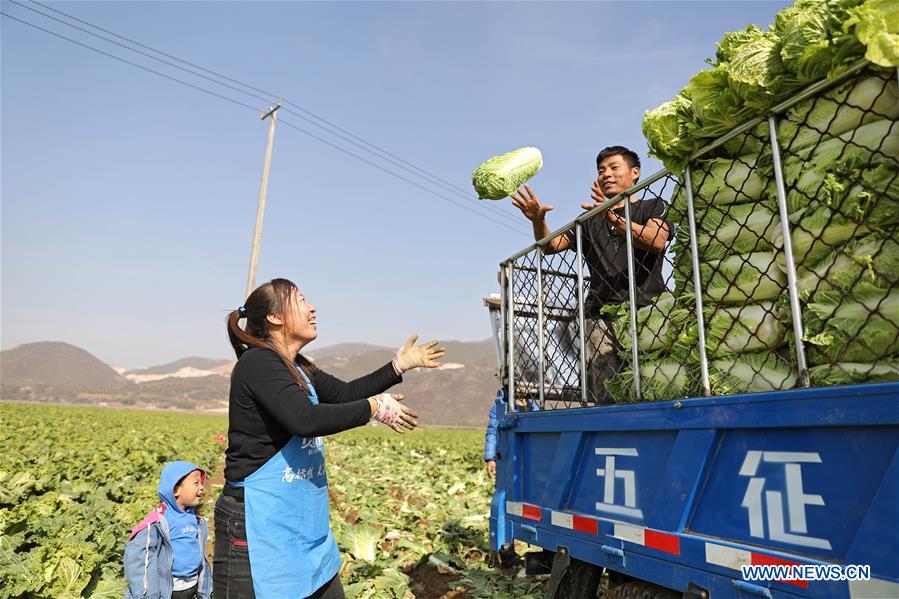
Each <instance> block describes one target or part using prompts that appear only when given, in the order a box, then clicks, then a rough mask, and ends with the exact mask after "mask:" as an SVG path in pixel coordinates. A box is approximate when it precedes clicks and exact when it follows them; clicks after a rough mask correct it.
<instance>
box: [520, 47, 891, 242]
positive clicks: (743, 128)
mask: <svg viewBox="0 0 899 599" xmlns="http://www.w3.org/2000/svg"><path fill="white" fill-rule="evenodd" d="M869 64H870V62H869V61H868V60H864V59H863V60H860V61H859V62H857V63H855V64H854V65H852V66H851V67H849V68H848V69H847V70H846V71H845V72H843V73H841V74H840V75H839V76H837V77H835V78H833V79H822V80H821V81H818V82H816V83H813V84H811V85H809V86H808V87H806V88H805V89H803V90H802V91H800V92H798V93H797V94H796V95H795V96H793V97H792V98H788V99H787V100H784V101H783V102H781V103H780V104H777V105H776V106H774V107H773V108H772V109H771V110H769V111H768V112H770V113H774V114H780V113H781V112H784V111H786V110H789V109H790V108H792V107H793V106H795V105H796V104H798V103H799V102H802V101H803V100H805V99H807V98H809V97H810V96H813V95H815V94H817V93H819V92H821V91H823V90H825V89H830V88H832V87H836V86H838V85H840V84H841V83H843V82H845V81H847V80H848V79H850V78H852V77H853V76H854V75H856V74H857V73H859V72H860V71H863V70H864V69H865V68H866V67H867V66H868V65H869ZM897 79H899V69H897ZM765 120H766V118H765V117H756V118H754V119H752V120H750V121H748V122H746V123H743V124H742V125H740V126H738V127H734V128H733V129H731V130H730V131H728V132H727V133H725V134H724V135H722V136H721V137H719V138H718V139H716V140H715V141H713V142H712V143H710V144H709V145H707V146H705V147H704V148H701V149H699V150H697V151H696V152H694V153H693V154H691V155H690V158H689V159H688V160H687V162H688V163H690V162H693V161H694V160H696V159H697V158H700V157H702V156H704V155H705V154H708V153H709V152H711V151H712V150H714V149H715V148H717V147H719V146H722V145H724V143H726V142H727V141H730V140H731V139H733V138H734V137H736V136H737V135H739V134H741V133H745V132H747V131H749V130H750V129H752V128H754V127H756V126H757V125H758V124H759V123H763V122H765ZM670 174H672V173H671V172H670V171H669V170H668V169H666V168H663V169H662V170H660V171H658V172H656V173H653V174H652V176H650V177H649V178H648V179H645V180H643V181H641V182H640V183H638V184H637V185H634V186H633V187H631V188H630V189H628V190H626V191H623V192H621V193H620V194H618V195H617V196H615V197H613V198H611V199H609V200H608V201H607V202H605V203H604V204H602V205H600V206H597V207H596V208H594V209H593V210H590V211H589V212H586V213H584V214H582V215H581V216H579V217H577V218H576V219H575V220H573V221H571V222H570V223H568V224H567V225H565V226H564V227H562V228H560V229H557V230H556V231H553V232H552V233H550V234H549V235H547V236H546V237H544V238H543V239H541V240H540V241H538V242H536V243H534V244H532V245H529V246H528V247H527V248H525V249H523V250H522V251H520V252H518V253H517V254H515V255H513V256H511V257H510V258H509V260H517V259H518V258H520V257H522V256H523V255H525V254H527V253H528V252H529V251H531V250H532V249H534V248H535V247H536V246H538V245H546V243H547V242H549V240H551V239H553V238H555V237H558V236H559V235H561V234H563V233H565V232H567V231H569V230H571V228H572V227H573V226H574V224H575V223H577V222H584V221H585V220H587V219H588V218H592V217H593V215H594V214H598V213H600V212H603V211H605V210H607V209H608V208H609V206H614V205H615V204H617V203H618V202H620V201H621V199H622V197H623V196H629V195H633V194H634V193H636V192H638V191H640V190H641V189H645V188H647V187H649V186H650V185H652V184H653V183H655V182H656V181H658V180H659V179H661V178H662V177H664V176H666V175H670Z"/></svg>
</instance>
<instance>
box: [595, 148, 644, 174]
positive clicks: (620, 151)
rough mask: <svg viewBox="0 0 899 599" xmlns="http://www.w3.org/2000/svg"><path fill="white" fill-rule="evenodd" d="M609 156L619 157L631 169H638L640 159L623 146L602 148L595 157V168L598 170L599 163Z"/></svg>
mask: <svg viewBox="0 0 899 599" xmlns="http://www.w3.org/2000/svg"><path fill="white" fill-rule="evenodd" d="M611 156H621V157H622V158H624V161H625V162H627V164H628V165H629V166H630V167H631V168H634V167H637V168H640V157H639V156H637V153H636V152H634V151H632V150H628V149H627V148H625V147H624V146H609V147H608V148H603V149H602V151H601V152H600V153H599V154H597V156H596V168H597V169H599V165H600V163H602V161H603V160H605V159H606V158H609V157H611Z"/></svg>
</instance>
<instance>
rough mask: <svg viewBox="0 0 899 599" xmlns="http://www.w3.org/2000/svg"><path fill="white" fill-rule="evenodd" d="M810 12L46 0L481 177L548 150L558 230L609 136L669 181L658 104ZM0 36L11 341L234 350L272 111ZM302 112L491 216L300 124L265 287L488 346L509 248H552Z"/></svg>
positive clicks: (394, 341)
mask: <svg viewBox="0 0 899 599" xmlns="http://www.w3.org/2000/svg"><path fill="white" fill-rule="evenodd" d="M788 4H789V3H788V2H597V3H559V2H552V3H549V2H546V3H480V2H465V3H462V2H458V3H414V2H402V3H380V2H364V3H349V2H347V3H342V2H341V3H306V2H276V3H263V2H115V3H113V2H108V3H98V2H61V3H50V4H49V6H51V7H53V8H56V9H59V10H62V11H65V12H67V13H69V14H71V15H73V16H76V17H78V18H80V19H83V20H85V21H88V22H90V23H92V24H95V25H99V26H101V27H103V28H105V29H108V30H110V31H113V32H115V33H118V34H120V35H123V36H126V37H129V38H132V39H134V40H136V41H139V42H141V43H143V44H147V45H149V46H152V47H154V48H157V49H160V50H163V51H165V52H167V53H169V54H172V55H174V56H177V57H179V58H182V59H185V60H188V61H190V62H193V63H195V64H198V65H201V66H203V67H205V68H208V69H211V70H214V71H217V72H219V73H222V74H224V75H227V76H229V77H232V78H234V79H237V80H240V81H242V82H246V83H249V84H252V85H254V86H256V87H258V88H261V89H264V90H268V91H271V92H273V93H275V94H278V95H280V96H281V97H283V98H285V99H286V100H287V101H288V102H289V103H291V105H292V106H294V107H302V108H303V109H306V110H308V111H311V112H313V113H315V114H317V115H319V116H321V117H324V118H326V119H327V120H329V121H331V122H333V123H335V124H337V125H339V126H340V127H342V128H343V129H345V130H347V131H350V132H351V133H353V134H355V135H357V136H360V137H362V138H364V139H366V140H368V141H370V142H373V143H375V144H377V145H378V146H380V147H382V148H384V149H386V150H389V151H390V152H391V153H393V154H396V155H397V156H399V157H401V158H402V159H404V160H407V161H409V162H411V163H413V164H415V165H417V166H419V167H421V168H423V169H425V170H427V171H428V172H430V173H432V174H434V175H436V176H438V177H440V178H442V179H445V180H447V181H449V182H451V183H452V184H453V185H455V186H458V187H461V188H463V189H464V190H470V189H471V183H470V175H471V171H472V170H473V169H474V168H475V167H476V166H477V165H478V164H479V163H480V162H482V161H483V160H485V159H487V158H489V157H490V156H492V155H495V154H499V153H503V152H506V151H509V150H512V149H514V148H517V147H521V146H525V145H531V146H536V147H538V148H540V149H541V150H542V152H543V156H544V167H543V170H542V171H541V172H540V173H539V174H538V175H537V176H536V177H535V178H534V179H533V180H532V186H533V187H534V189H535V191H536V192H537V193H538V195H539V197H540V198H541V200H542V201H544V202H547V203H554V204H555V205H556V209H555V211H554V212H552V213H550V224H551V226H552V227H553V228H558V227H560V226H562V225H564V224H565V223H567V222H569V221H570V220H572V219H573V218H575V217H576V216H577V215H578V213H579V212H580V208H579V204H580V203H581V202H582V201H584V200H585V199H586V197H587V194H588V190H589V187H590V183H591V182H592V179H593V178H594V177H595V162H594V160H595V156H596V153H597V151H598V150H599V149H601V148H602V147H604V146H606V145H614V144H622V145H626V146H629V147H631V148H633V149H635V150H636V151H637V152H638V153H639V154H640V155H641V156H642V157H643V158H644V168H643V172H644V174H648V173H651V172H655V171H656V170H658V169H659V168H660V164H659V163H658V161H656V160H653V159H651V158H648V157H647V156H646V151H647V148H646V145H645V142H644V140H643V138H642V135H641V133H640V122H641V119H642V115H643V112H644V111H645V110H647V109H650V108H654V107H655V106H657V105H658V104H660V103H661V102H664V101H666V100H668V99H670V98H671V97H672V96H673V95H674V94H675V93H676V92H677V91H678V90H679V89H680V88H681V87H682V86H683V85H684V84H685V83H686V82H687V80H688V78H689V77H690V76H691V75H692V74H693V73H695V72H696V71H698V70H700V69H702V68H703V66H704V60H705V58H706V57H709V56H712V55H713V54H714V48H715V43H716V42H717V41H718V40H719V39H720V38H721V36H722V34H723V33H724V32H726V31H733V30H736V29H740V28H743V27H745V26H746V25H747V24H749V23H755V24H758V25H760V26H767V25H769V24H770V23H771V22H772V21H773V18H774V15H775V13H776V12H777V11H778V10H779V9H781V8H783V7H784V6H786V5H788ZM2 6H3V12H6V13H8V14H10V15H13V16H15V17H18V18H21V19H25V20H28V21H30V22H32V23H35V24H37V25H40V26H42V27H45V28H47V29H51V30H53V31H56V32H58V33H60V34H63V35H66V36H69V37H72V38H74V39H77V40H79V41H81V42H83V43H87V44H90V45H93V46H95V47H97V48H100V49H102V50H104V51H106V52H110V53H113V54H116V55H118V56H121V57H123V58H127V59H129V60H132V61H134V62H138V63H140V64H143V65H146V66H148V67H150V68H154V69H157V70H160V71H163V72H165V73H167V74H170V75H172V76H176V77H179V78H184V79H186V80H188V81H190V82H191V83H193V84H196V85H201V86H203V87H206V88H208V89H211V90H216V91H217V92H219V93H222V94H224V95H227V96H229V97H232V98H234V99H236V100H239V101H241V102H244V103H248V104H250V105H252V106H255V107H257V108H262V107H263V105H264V104H265V103H264V102H263V101H262V100H261V99H254V98H251V97H248V96H244V95H241V94H239V93H237V92H236V91H233V90H229V89H226V88H223V87H220V86H216V85H214V84H212V83H210V82H208V81H205V80H202V79H198V78H196V77H192V76H190V75H188V74H185V73H179V72H178V71H176V70H174V69H172V68H170V67H167V66H165V65H162V64H160V63H156V62H154V61H151V60H149V59H147V58H144V57H141V56H139V55H136V54H133V53H130V52H128V51H127V50H124V49H122V48H119V47H116V46H113V45H110V44H108V43H106V42H104V41H101V40H98V39H96V38H92V37H90V36H88V35H86V34H84V33H81V32H79V31H75V30H72V29H69V28H67V27H66V26H64V25H62V24H59V23H57V22H54V21H51V20H48V19H46V18H44V17H41V16H39V15H37V14H35V13H33V12H31V11H28V10H26V9H24V8H22V7H20V6H18V5H16V4H13V3H11V2H9V1H7V0H4V1H3V2H2ZM29 6H32V7H33V8H36V9H41V7H40V6H39V5H36V4H29ZM41 10H45V12H49V11H46V9H41ZM51 14H53V15H54V16H57V17H60V18H63V17H61V16H60V15H58V14H56V13H51ZM81 26H82V27H85V26H84V25H81ZM0 43H2V65H0V66H2V70H0V76H2V91H0V102H2V104H0V152H2V154H0V160H2V162H0V169H2V180H0V195H2V200H0V201H2V203H0V244H2V248H0V249H2V264H0V320H2V323H0V324H2V328H0V343H2V348H3V349H8V348H11V347H14V346H16V345H19V344H21V343H27V342H32V341H43V340H59V341H67V342H69V343H73V344H75V345H78V346H81V347H83V348H85V349H87V350H88V351H91V352H92V353H93V354H95V355H96V356H98V357H99V358H101V359H102V360H104V361H106V362H109V363H111V364H114V365H118V366H125V367H140V366H148V365H152V364H157V363H161V362H165V361H169V360H173V359H177V358H179V357H183V356H187V355H201V356H208V357H230V356H231V355H232V354H231V351H230V347H229V345H228V342H227V338H226V336H225V331H224V318H225V315H226V313H227V311H228V310H231V309H234V308H236V307H237V306H239V305H240V304H241V303H242V300H243V293H244V287H245V285H246V277H247V268H248V262H249V254H250V245H251V239H252V229H253V224H254V219H255V212H256V199H257V194H258V191H259V181H260V176H261V170H262V158H263V151H264V146H265V137H266V124H265V123H261V122H260V121H259V118H258V114H256V113H254V112H253V110H251V109H249V108H243V107H240V106H236V105H234V104H231V103H228V102H225V101H222V100H219V99H216V98H213V97H211V96H209V95H206V94H204V93H202V92H199V91H196V90H193V89H190V88H187V87H185V86H182V85H179V84H177V83H174V82H171V81H168V80H166V79H162V78H160V77H158V76H156V75H153V74H150V73H147V72H145V71H141V70H139V69H136V68H134V67H130V66H127V65H125V64H122V63H120V62H117V61H115V60H113V59H110V58H107V57H105V56H101V55H99V54H97V53H94V52H92V51H90V50H86V49H83V48H80V47H78V46H75V45H73V44H71V43H69V42H66V41H63V40H60V39H58V38H54V37H52V36H50V35H48V34H46V33H43V32H40V31H36V30H34V29H31V28H29V27H27V26H25V25H23V24H21V23H18V22H15V21H12V20H11V19H8V18H5V17H4V18H2V22H0ZM294 109H296V108H294ZM282 118H283V120H284V121H286V122H290V123H292V124H294V125H297V126H300V127H302V128H304V129H307V130H309V131H312V132H315V133H317V134H318V135H321V136H322V137H325V138H326V139H329V140H330V141H332V142H333V143H337V144H339V145H341V146H343V147H345V148H347V149H349V150H351V151H353V152H355V153H358V154H360V155H365V156H366V157H367V158H368V159H370V160H372V161H374V162H376V163H378V164H381V165H383V166H385V167H387V168H390V169H391V170H393V171H395V172H398V173H401V174H403V176H405V177H407V178H409V179H412V180H415V181H416V182H417V183H419V184H420V185H423V186H424V187H426V188H428V189H431V190H433V191H436V192H438V193H441V194H443V195H446V196H448V197H451V198H453V199H454V200H455V201H457V202H459V203H461V204H463V205H466V206H468V207H469V208H470V209H471V210H465V209H462V208H460V207H458V206H456V205H453V204H451V203H449V202H447V201H445V200H443V199H440V198H438V197H436V196H434V195H432V194H431V193H428V192H426V191H423V190H422V189H420V188H418V187H415V186H413V185H410V184H409V183H407V182H404V181H402V180H399V179H397V178H395V177H393V176H391V175H388V174H386V173H384V172H382V171H380V170H377V169H375V168H373V167H372V166H370V165H368V164H366V163H363V162H361V161H358V160H356V159H355V158H352V157H350V156H348V155H346V154H344V153H341V152H339V151H337V150H335V149H333V148H332V147H329V146H327V145H324V144H322V143H321V142H319V141H317V140H314V139H312V138H311V137H309V136H307V135H304V134H302V133H300V132H299V131H296V130H294V129H291V128H289V127H287V126H284V124H283V123H279V127H278V131H277V133H276V138H275V144H274V153H273V159H272V170H271V179H270V182H269V189H268V204H267V209H266V219H265V225H264V229H263V238H262V248H261V258H260V264H259V275H258V277H257V280H258V281H264V280H266V279H269V278H272V277H275V276H285V277H288V278H290V279H292V280H294V281H295V282H297V283H298V284H299V285H300V287H301V288H302V289H303V291H304V292H305V293H306V294H307V296H308V297H309V298H310V299H311V300H312V301H313V302H314V303H315V304H316V305H317V306H318V308H319V339H318V340H317V341H316V344H315V346H319V347H323V346H325V345H330V344H333V343H338V342H344V341H362V342H370V343H377V344H383V345H399V344H400V343H401V342H402V341H403V340H404V339H405V337H406V336H408V334H410V333H411V332H419V333H421V335H422V336H424V337H429V338H430V337H437V338H440V339H444V340H449V339H456V340H475V339H483V338H486V337H487V336H489V334H490V327H489V322H488V318H487V313H486V310H485V308H484V307H483V305H482V302H481V298H482V297H483V296H484V295H486V294H488V293H490V292H491V291H496V289H497V284H496V271H497V266H498V264H499V262H500V261H501V260H502V259H504V258H506V257H508V256H510V255H512V254H514V253H515V252H516V251H518V250H519V249H522V248H523V247H525V246H526V245H528V244H529V243H530V242H531V238H530V233H529V227H528V226H526V225H527V223H526V222H525V221H524V220H523V219H522V218H521V217H520V214H519V213H518V212H517V211H516V210H515V209H514V207H513V206H512V205H511V202H510V201H509V200H508V199H506V200H503V201H500V202H493V203H491V207H489V208H488V207H487V206H486V205H485V204H484V203H482V202H479V201H478V200H476V199H475V194H474V193H473V192H471V193H468V194H467V195H465V194H461V195H460V194H458V193H455V192H450V191H446V190H441V189H440V188H439V187H437V186H436V185H434V184H430V183H427V182H426V181H423V180H421V179H418V178H416V177H414V176H412V175H410V174H409V173H406V172H403V171H401V170H400V169H398V168H397V167H396V166H391V165H389V164H387V163H385V162H383V161H381V160H379V159H377V158H374V157H372V156H370V155H367V154H364V153H363V152H361V151H360V150H359V149H358V148H353V147H352V146H350V145H349V144H347V143H345V142H342V141H341V140H339V139H337V138H335V137H333V136H330V135H328V134H326V133H324V132H322V131H321V130H318V129H316V128H315V127H314V126H312V125H310V124H308V123H306V122H304V121H302V120H301V119H300V118H298V117H296V116H292V115H288V114H286V113H284V114H283V116H282ZM484 215H487V216H492V217H493V218H495V219H499V220H500V221H501V222H505V223H507V224H508V225H509V226H510V227H511V229H509V228H506V227H502V226H500V225H498V224H496V223H495V222H493V221H491V220H488V219H487V218H484V217H483V216H484ZM315 346H312V347H313V348H314V347H315Z"/></svg>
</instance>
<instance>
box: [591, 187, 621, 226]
mask: <svg viewBox="0 0 899 599" xmlns="http://www.w3.org/2000/svg"><path fill="white" fill-rule="evenodd" d="M590 197H591V198H593V203H592V204H590V203H584V204H581V208H583V209H584V210H593V209H594V208H596V207H597V206H600V205H602V204H604V203H606V202H607V201H608V200H609V198H607V197H606V194H604V193H603V192H602V187H600V185H599V179H597V180H596V181H594V182H593V187H592V188H590ZM602 217H603V218H604V219H606V221H607V222H609V223H611V224H612V225H615V226H616V227H620V226H624V224H625V220H624V218H622V217H621V216H619V215H618V214H615V212H613V211H612V209H611V208H609V209H608V210H606V211H605V212H603V213H602Z"/></svg>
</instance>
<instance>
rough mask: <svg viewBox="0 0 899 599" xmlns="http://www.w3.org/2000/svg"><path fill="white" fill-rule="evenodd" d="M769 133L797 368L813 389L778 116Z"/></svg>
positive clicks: (771, 123)
mask: <svg viewBox="0 0 899 599" xmlns="http://www.w3.org/2000/svg"><path fill="white" fill-rule="evenodd" d="M768 134H769V136H770V140H769V142H770V143H771V156H772V160H773V162H774V183H775V186H776V189H777V208H778V210H779V211H780V230H781V232H782V233H783V252H784V258H785V260H786V267H787V292H788V293H789V295H790V314H791V316H792V318H793V335H794V337H795V343H796V369H797V370H798V371H799V380H800V381H801V382H802V386H803V387H810V386H811V382H810V381H809V376H808V365H807V364H806V361H805V347H804V346H803V344H802V335H803V331H804V329H803V326H802V309H801V307H800V305H799V289H798V288H797V287H796V263H795V262H794V261H793V260H794V258H793V239H792V238H791V237H790V212H789V210H788V209H787V192H786V189H785V188H784V176H783V166H782V163H781V159H780V143H779V142H778V141H777V117H776V116H774V115H771V116H770V117H768Z"/></svg>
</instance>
